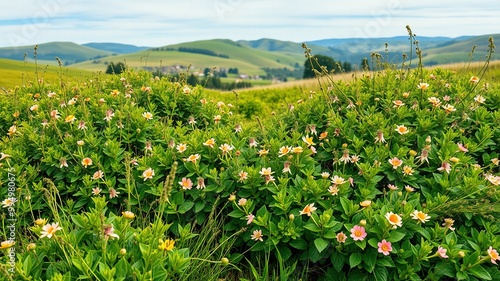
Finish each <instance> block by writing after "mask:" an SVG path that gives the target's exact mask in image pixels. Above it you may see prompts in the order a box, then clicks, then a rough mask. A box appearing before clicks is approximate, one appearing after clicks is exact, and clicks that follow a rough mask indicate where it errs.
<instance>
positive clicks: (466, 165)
mask: <svg viewBox="0 0 500 281" xmlns="http://www.w3.org/2000/svg"><path fill="white" fill-rule="evenodd" d="M414 39H415V38H414V36H412V34H411V33H410V40H414ZM415 45H416V48H418V44H415ZM485 45H487V46H488V48H487V49H488V50H489V51H488V53H487V57H486V59H485V61H484V62H483V64H481V65H480V66H477V67H476V66H468V65H467V64H465V65H462V66H461V67H458V68H456V69H454V70H450V69H447V68H440V67H436V68H425V67H424V64H423V61H422V56H419V57H417V58H413V61H411V60H407V61H405V62H404V63H403V64H402V65H400V66H397V67H396V66H393V65H391V64H390V63H389V62H387V61H384V59H383V56H374V59H373V65H372V68H371V70H370V71H366V72H359V73H354V74H340V75H337V76H332V75H331V74H330V73H327V72H326V71H325V70H323V71H318V78H317V79H315V80H314V82H304V81H301V82H299V81H297V82H294V83H298V84H295V85H294V86H292V87H285V88H280V87H279V86H273V87H264V88H260V89H259V88H257V89H251V90H245V91H236V92H229V93H220V92H215V91H209V90H206V89H204V88H203V87H200V86H198V87H194V88H193V87H190V86H188V85H186V83H185V82H186V81H183V80H182V79H181V80H180V81H178V82H170V81H168V80H166V79H164V78H159V77H154V76H152V75H151V73H148V72H144V71H135V70H133V69H129V70H127V71H126V72H125V73H122V74H120V75H109V76H97V75H96V74H92V76H90V77H86V76H80V77H79V78H77V79H71V77H69V76H67V75H65V74H64V73H63V70H61V69H60V70H59V71H56V73H57V75H56V76H55V77H54V78H53V80H52V81H51V82H50V83H49V82H47V80H41V79H39V77H37V75H36V73H35V74H33V73H30V76H29V77H30V78H29V80H30V81H29V82H26V83H24V85H22V86H19V87H13V88H12V89H5V90H4V92H3V93H0V136H1V142H0V153H1V154H0V168H1V169H0V187H1V189H0V198H1V200H2V226H3V227H2V232H1V234H0V240H2V241H3V242H1V248H0V251H1V255H0V271H1V272H2V276H3V277H2V278H4V279H2V280H242V281H245V280H500V270H499V268H498V265H497V263H498V262H499V261H500V256H499V254H498V250H499V249H500V239H499V238H498V237H499V233H500V219H499V215H498V213H499V212H500V204H499V199H500V192H499V189H498V186H499V185H500V174H499V173H500V172H499V165H500V160H499V158H500V157H499V151H498V146H497V144H498V143H499V142H500V128H499V127H498V124H499V122H500V111H499V104H500V86H499V84H498V81H499V80H498V74H499V73H500V71H499V69H498V67H496V66H492V65H493V64H491V65H490V61H491V56H492V54H493V51H494V48H495V47H494V42H493V39H490V41H489V42H485ZM417 51H418V49H417ZM306 55H307V56H308V58H310V59H311V60H313V59H314V57H313V56H312V55H311V54H310V53H309V52H307V49H306Z"/></svg>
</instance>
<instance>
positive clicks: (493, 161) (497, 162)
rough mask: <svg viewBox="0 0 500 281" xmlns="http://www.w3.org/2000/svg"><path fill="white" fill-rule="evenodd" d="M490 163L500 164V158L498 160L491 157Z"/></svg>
mask: <svg viewBox="0 0 500 281" xmlns="http://www.w3.org/2000/svg"><path fill="white" fill-rule="evenodd" d="M491 163H493V164H495V165H497V166H498V164H500V160H498V158H493V159H491Z"/></svg>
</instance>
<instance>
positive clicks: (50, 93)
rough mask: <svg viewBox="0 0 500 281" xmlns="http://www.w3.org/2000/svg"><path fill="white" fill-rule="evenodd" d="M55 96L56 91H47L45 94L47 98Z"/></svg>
mask: <svg viewBox="0 0 500 281" xmlns="http://www.w3.org/2000/svg"><path fill="white" fill-rule="evenodd" d="M55 96H56V93H54V92H49V93H48V94H47V97H49V98H53V97H55Z"/></svg>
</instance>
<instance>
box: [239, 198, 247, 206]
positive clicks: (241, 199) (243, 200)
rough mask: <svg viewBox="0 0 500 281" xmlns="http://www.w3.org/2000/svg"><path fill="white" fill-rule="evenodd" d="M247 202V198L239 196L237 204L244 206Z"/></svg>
mask: <svg viewBox="0 0 500 281" xmlns="http://www.w3.org/2000/svg"><path fill="white" fill-rule="evenodd" d="M246 204H247V199H245V198H240V200H238V205H239V206H242V207H243V206H245V205H246Z"/></svg>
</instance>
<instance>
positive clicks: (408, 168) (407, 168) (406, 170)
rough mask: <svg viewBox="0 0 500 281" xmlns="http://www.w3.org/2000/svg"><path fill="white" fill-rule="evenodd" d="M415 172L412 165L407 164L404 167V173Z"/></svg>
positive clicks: (411, 173) (408, 174)
mask: <svg viewBox="0 0 500 281" xmlns="http://www.w3.org/2000/svg"><path fill="white" fill-rule="evenodd" d="M413 172H414V170H413V168H412V167H410V166H407V165H406V166H404V167H403V173H404V174H405V175H407V176H411V175H413Z"/></svg>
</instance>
